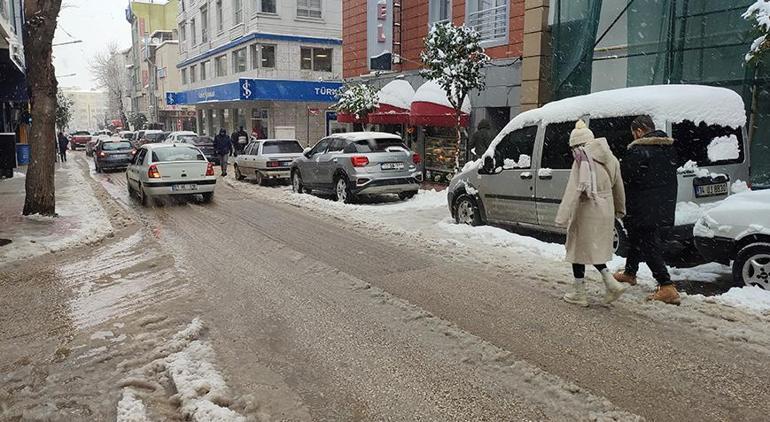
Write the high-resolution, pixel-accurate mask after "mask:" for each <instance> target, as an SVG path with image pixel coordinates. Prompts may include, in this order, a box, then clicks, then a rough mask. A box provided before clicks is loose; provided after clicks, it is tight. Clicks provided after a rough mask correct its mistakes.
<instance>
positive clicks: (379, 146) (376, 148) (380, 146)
mask: <svg viewBox="0 0 770 422" xmlns="http://www.w3.org/2000/svg"><path fill="white" fill-rule="evenodd" d="M388 149H391V150H392V149H403V150H405V151H408V150H409V149H408V148H407V147H406V145H404V143H403V142H401V140H399V139H391V138H385V139H361V140H359V141H355V142H352V143H350V144H349V145H348V146H346V147H345V151H344V152H346V153H351V152H387V151H388Z"/></svg>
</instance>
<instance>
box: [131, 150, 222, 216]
mask: <svg viewBox="0 0 770 422" xmlns="http://www.w3.org/2000/svg"><path fill="white" fill-rule="evenodd" d="M126 181H127V185H128V193H129V195H136V196H138V198H139V200H140V201H141V202H142V205H147V204H148V203H150V202H151V201H152V200H153V199H154V198H155V197H157V196H163V195H195V194H200V195H202V196H203V201H204V202H210V201H211V200H212V199H213V198H214V187H215V186H216V182H217V178H216V176H215V175H214V164H213V163H211V162H209V161H207V160H206V157H205V156H204V155H203V153H202V152H201V151H200V150H199V149H198V148H196V147H194V146H192V145H180V144H146V145H143V146H142V147H140V148H139V149H138V150H137V152H136V154H135V155H134V159H133V160H132V161H131V163H130V164H129V166H128V170H127V171H126Z"/></svg>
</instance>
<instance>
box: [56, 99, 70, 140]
mask: <svg viewBox="0 0 770 422" xmlns="http://www.w3.org/2000/svg"><path fill="white" fill-rule="evenodd" d="M70 120H72V100H71V99H69V97H67V96H66V95H64V93H63V92H62V90H61V89H60V90H58V91H57V92H56V127H57V128H59V130H60V131H62V132H63V131H64V130H65V129H67V127H68V126H69V124H70Z"/></svg>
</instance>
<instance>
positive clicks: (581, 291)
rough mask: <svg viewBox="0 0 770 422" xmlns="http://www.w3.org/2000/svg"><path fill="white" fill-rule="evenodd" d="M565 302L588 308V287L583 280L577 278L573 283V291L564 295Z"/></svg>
mask: <svg viewBox="0 0 770 422" xmlns="http://www.w3.org/2000/svg"><path fill="white" fill-rule="evenodd" d="M562 299H564V301H565V302H567V303H571V304H573V305H580V306H588V299H586V285H585V283H583V279H582V278H576V279H575V282H574V283H572V291H571V292H567V293H565V294H564V297H563V298H562Z"/></svg>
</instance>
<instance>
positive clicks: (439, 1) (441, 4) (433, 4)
mask: <svg viewBox="0 0 770 422" xmlns="http://www.w3.org/2000/svg"><path fill="white" fill-rule="evenodd" d="M428 8H429V13H428V15H429V16H428V18H429V19H428V23H430V24H434V23H437V22H446V21H448V20H450V19H451V18H452V0H430V4H429V6H428Z"/></svg>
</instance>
